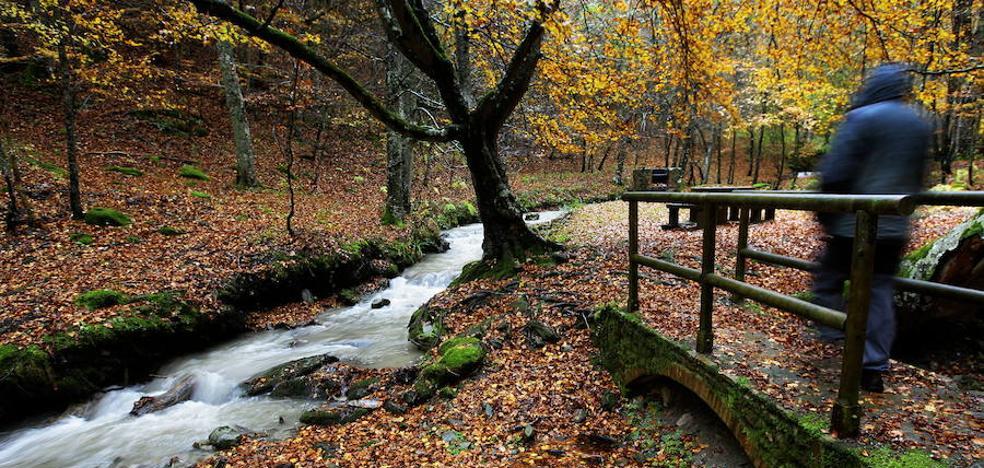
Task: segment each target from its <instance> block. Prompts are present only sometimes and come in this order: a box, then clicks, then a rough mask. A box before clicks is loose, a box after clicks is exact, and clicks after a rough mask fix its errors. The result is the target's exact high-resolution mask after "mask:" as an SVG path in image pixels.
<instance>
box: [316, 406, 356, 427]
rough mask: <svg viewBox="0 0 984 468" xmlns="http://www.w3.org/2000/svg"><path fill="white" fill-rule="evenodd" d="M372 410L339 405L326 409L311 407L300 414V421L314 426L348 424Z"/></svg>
mask: <svg viewBox="0 0 984 468" xmlns="http://www.w3.org/2000/svg"><path fill="white" fill-rule="evenodd" d="M370 412H372V410H371V409H368V408H352V407H348V406H341V407H336V408H327V409H313V410H308V411H305V412H304V413H302V414H301V419H300V420H301V423H302V424H310V425H314V426H333V425H337V424H348V423H350V422H352V421H355V420H357V419H359V418H361V417H363V416H365V415H367V414H369V413H370Z"/></svg>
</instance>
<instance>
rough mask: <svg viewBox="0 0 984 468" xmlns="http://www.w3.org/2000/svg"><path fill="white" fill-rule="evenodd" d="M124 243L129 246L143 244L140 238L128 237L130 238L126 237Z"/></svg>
mask: <svg viewBox="0 0 984 468" xmlns="http://www.w3.org/2000/svg"><path fill="white" fill-rule="evenodd" d="M126 241H127V242H129V243H131V244H139V243H141V242H143V239H141V238H140V236H134V235H130V236H126Z"/></svg>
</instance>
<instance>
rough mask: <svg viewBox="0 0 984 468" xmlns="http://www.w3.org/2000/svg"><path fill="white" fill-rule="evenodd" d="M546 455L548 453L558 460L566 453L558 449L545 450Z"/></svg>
mask: <svg viewBox="0 0 984 468" xmlns="http://www.w3.org/2000/svg"><path fill="white" fill-rule="evenodd" d="M547 453H549V454H550V455H553V456H555V457H557V458H560V457H563V456H564V454H566V453H567V452H565V451H563V450H560V449H547Z"/></svg>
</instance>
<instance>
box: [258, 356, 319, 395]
mask: <svg viewBox="0 0 984 468" xmlns="http://www.w3.org/2000/svg"><path fill="white" fill-rule="evenodd" d="M333 362H338V358H336V357H334V356H329V355H327V354H325V355H319V356H311V357H306V358H301V359H297V360H294V361H291V362H288V363H286V364H281V365H279V366H276V367H274V368H272V369H269V370H266V371H264V372H261V373H259V374H257V375H255V376H253V377H251V378H250V379H249V380H247V381H245V382H243V383H242V385H243V386H244V387H245V388H246V394H247V395H249V396H255V395H261V394H264V393H268V392H271V391H273V389H274V388H275V387H277V386H280V385H281V384H285V383H286V382H287V381H290V380H294V379H297V378H298V377H302V376H306V375H308V374H311V373H312V372H314V371H316V370H318V369H319V368H321V366H323V365H325V364H330V363H333ZM291 385H295V384H288V387H289V386H291ZM284 391H287V388H284Z"/></svg>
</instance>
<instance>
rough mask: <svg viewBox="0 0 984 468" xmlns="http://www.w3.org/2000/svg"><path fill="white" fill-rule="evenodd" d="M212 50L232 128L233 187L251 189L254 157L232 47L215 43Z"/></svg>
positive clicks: (222, 43) (222, 42)
mask: <svg viewBox="0 0 984 468" xmlns="http://www.w3.org/2000/svg"><path fill="white" fill-rule="evenodd" d="M215 46H216V50H218V53H219V68H220V69H221V70H222V88H223V90H224V91H225V98H226V108H227V109H228V110H229V122H230V124H231V125H232V139H233V142H234V143H235V145H236V185H238V186H240V187H255V186H256V185H257V181H256V156H255V155H254V154H253V140H252V138H251V137H250V134H249V122H248V121H247V119H246V105H245V104H244V103H243V90H242V88H241V87H240V86H239V74H238V73H237V72H236V57H235V55H234V53H233V50H232V44H230V43H229V42H228V41H217V42H216V44H215Z"/></svg>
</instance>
